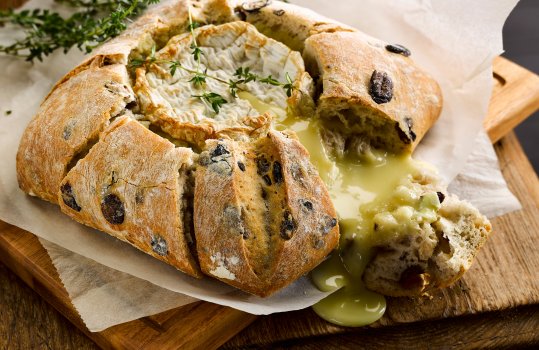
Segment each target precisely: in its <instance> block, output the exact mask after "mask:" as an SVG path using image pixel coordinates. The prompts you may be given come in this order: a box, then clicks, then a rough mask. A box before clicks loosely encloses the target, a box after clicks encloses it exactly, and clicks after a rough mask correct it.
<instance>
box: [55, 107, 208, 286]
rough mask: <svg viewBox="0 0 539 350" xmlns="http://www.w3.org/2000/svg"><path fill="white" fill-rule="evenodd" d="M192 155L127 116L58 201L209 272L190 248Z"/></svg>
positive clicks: (181, 265) (139, 244)
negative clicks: (199, 262) (198, 264)
mask: <svg viewBox="0 0 539 350" xmlns="http://www.w3.org/2000/svg"><path fill="white" fill-rule="evenodd" d="M142 140H143V141H144V142H141V141H142ZM192 158H193V152H192V151H191V150H190V149H188V148H181V147H174V145H173V144H172V143H170V142H169V141H167V140H165V139H163V138H161V137H159V136H157V135H155V134H154V133H152V132H151V131H150V130H148V129H146V128H145V127H144V126H143V125H142V124H140V123H139V122H138V121H135V120H134V119H132V118H130V117H125V116H124V117H120V118H118V119H117V120H116V121H114V123H113V124H111V126H110V127H108V128H107V129H106V130H105V131H104V132H103V134H102V135H101V139H100V141H99V142H98V143H97V144H96V145H95V146H94V147H92V149H91V150H90V152H89V153H88V155H87V156H86V157H84V159H81V160H80V161H79V162H78V163H77V164H76V165H75V167H73V169H71V171H69V173H68V174H67V176H66V177H65V178H64V179H63V180H62V183H61V185H60V186H59V191H58V192H57V196H58V203H59V204H60V208H61V209H62V211H63V212H64V213H66V214H67V215H69V216H70V217H72V218H73V219H75V220H77V221H78V222H80V223H83V224H85V225H88V226H90V227H94V228H97V229H98V230H101V231H104V232H107V233H108V234H110V235H112V236H114V237H116V238H119V239H121V240H122V241H124V242H128V243H130V244H132V245H133V246H134V247H136V248H138V249H140V250H142V251H144V252H146V253H147V254H150V255H152V256H153V257H155V258H157V259H159V260H162V261H164V262H166V263H168V264H170V265H172V266H174V267H176V268H178V269H179V270H181V271H183V272H185V273H187V274H189V275H191V276H195V277H201V276H202V275H201V272H200V270H199V268H198V266H197V263H196V259H195V257H194V256H193V254H192V253H191V251H190V246H191V247H192V248H193V249H194V236H193V232H192V228H191V223H192V209H191V208H192V195H193V189H192V185H193V184H192V181H191V179H190V178H191V171H192V165H193V160H192Z"/></svg>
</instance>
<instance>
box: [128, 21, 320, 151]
mask: <svg viewBox="0 0 539 350" xmlns="http://www.w3.org/2000/svg"><path fill="white" fill-rule="evenodd" d="M195 37H196V40H197V44H198V46H199V47H200V48H201V50H202V52H203V54H202V55H201V56H200V62H198V61H196V60H195V58H194V55H193V54H192V49H191V48H190V46H191V44H192V42H193V38H192V36H191V34H190V33H184V34H181V35H177V36H175V37H173V38H171V39H170V40H169V42H168V43H167V45H166V46H165V47H163V48H162V49H161V50H160V51H158V52H157V53H156V55H155V58H156V61H155V63H153V64H151V65H150V66H149V67H148V68H146V67H141V68H138V69H137V71H136V86H135V89H134V90H135V92H136V94H137V95H138V97H139V99H140V102H141V107H142V110H143V112H144V114H146V116H147V117H148V119H149V120H150V121H151V122H152V123H153V124H155V125H157V126H159V127H160V128H161V129H163V130H164V131H165V132H167V133H168V134H170V135H172V136H173V137H174V138H177V139H180V140H184V141H186V142H189V143H192V144H194V145H196V146H198V147H203V145H204V141H205V140H207V139H212V138H213V139H217V138H220V137H228V138H232V139H236V140H241V141H247V140H248V139H249V138H250V137H253V136H254V137H256V136H257V135H263V134H265V133H267V131H268V130H269V125H270V122H271V117H270V116H269V115H267V114H261V113H259V112H258V111H257V109H256V108H253V106H252V105H251V104H250V103H249V102H248V101H246V100H244V99H242V98H237V97H235V96H233V95H232V94H231V91H230V88H229V85H228V84H226V82H229V81H230V80H239V79H240V77H238V76H235V73H236V71H237V69H238V68H243V69H246V68H249V70H250V72H251V73H253V74H256V75H257V76H259V77H268V76H271V77H272V78H274V79H276V80H278V81H279V82H286V81H287V79H286V75H287V74H288V76H289V77H290V78H291V80H292V82H293V85H294V89H293V90H292V93H291V96H290V97H288V96H287V95H286V91H285V90H284V89H283V87H282V86H275V85H272V84H268V83H263V82H261V81H260V79H257V80H255V81H250V82H248V83H243V84H240V90H239V91H240V92H246V93H249V94H251V95H252V96H254V97H256V98H257V99H259V100H260V101H262V102H263V103H266V104H271V105H274V106H277V107H279V108H281V109H287V108H291V109H297V110H302V109H305V108H308V107H309V106H310V107H312V106H314V103H313V102H312V97H311V96H312V94H313V93H314V89H313V87H312V85H313V84H312V79H311V78H310V76H309V75H308V74H307V73H306V72H305V68H304V66H303V60H302V58H301V56H300V54H299V53H298V52H295V51H291V50H290V49H289V48H287V47H286V46H285V45H283V44H281V43H279V42H277V41H275V40H273V39H269V38H267V37H265V36H263V35H262V34H260V33H259V32H258V31H257V30H256V28H255V27H254V26H252V25H250V24H248V23H244V22H232V23H227V24H223V25H219V26H214V25H207V26H204V27H200V28H197V29H196V30H195ZM171 61H175V62H180V63H181V65H182V66H183V67H185V68H187V69H189V70H191V71H198V72H205V74H207V75H208V76H209V77H206V79H205V80H206V81H205V83H204V84H201V85H197V84H194V83H193V82H192V81H191V79H192V77H193V74H192V73H190V72H189V71H187V70H184V69H180V68H179V69H176V71H175V73H174V75H171V70H170V62H171ZM211 77H214V78H216V79H214V78H211ZM208 91H211V92H212V93H216V94H219V95H221V96H222V97H223V98H224V99H225V100H226V101H227V102H226V103H224V104H223V105H221V106H220V108H219V111H218V112H216V111H215V110H214V109H213V108H212V106H211V105H209V104H208V102H206V101H204V100H203V99H201V98H199V97H196V96H200V95H203V94H204V93H206V92H208Z"/></svg>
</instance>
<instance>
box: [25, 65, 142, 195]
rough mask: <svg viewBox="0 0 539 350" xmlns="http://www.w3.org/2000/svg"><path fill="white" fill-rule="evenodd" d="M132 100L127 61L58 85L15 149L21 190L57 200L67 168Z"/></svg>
mask: <svg viewBox="0 0 539 350" xmlns="http://www.w3.org/2000/svg"><path fill="white" fill-rule="evenodd" d="M134 102H135V95H134V94H133V91H132V90H131V84H130V81H129V79H128V75H127V70H126V68H125V66H123V65H118V64H115V65H109V66H104V67H99V66H92V67H90V68H88V69H86V70H83V71H81V72H79V73H78V74H73V75H72V76H71V77H70V78H69V79H68V80H66V81H65V82H63V83H62V84H60V85H58V86H57V87H56V88H55V89H54V91H53V92H52V93H51V94H50V95H49V96H48V97H47V98H46V99H45V101H43V103H42V104H41V106H40V109H39V111H38V113H37V115H36V116H35V117H34V119H33V120H32V121H31V122H30V124H29V125H28V127H27V128H26V131H25V132H24V134H23V136H22V139H21V142H20V145H19V150H18V153H17V175H18V180H19V186H20V187H21V189H22V190H23V191H24V192H26V193H29V194H31V195H34V196H38V197H40V198H43V199H45V200H47V201H49V202H52V203H57V194H58V189H59V188H60V183H61V182H62V179H63V178H64V177H65V175H66V174H67V172H68V171H69V169H70V168H71V167H72V166H73V165H74V164H75V163H76V162H77V160H78V159H79V158H82V157H84V155H85V154H86V153H87V151H88V149H89V148H90V147H91V146H92V145H93V144H94V143H95V142H96V141H97V140H98V138H99V133H100V132H101V131H102V130H104V129H105V128H106V127H107V125H108V124H109V122H110V119H111V118H114V117H115V116H118V115H120V114H122V113H124V111H125V109H126V108H130V107H132V106H133V104H134Z"/></svg>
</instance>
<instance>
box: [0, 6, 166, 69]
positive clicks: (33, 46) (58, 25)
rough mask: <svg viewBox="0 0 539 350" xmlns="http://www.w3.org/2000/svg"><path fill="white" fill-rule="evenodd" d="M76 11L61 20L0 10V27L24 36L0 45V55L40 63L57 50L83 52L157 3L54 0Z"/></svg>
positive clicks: (55, 15) (38, 11)
mask: <svg viewBox="0 0 539 350" xmlns="http://www.w3.org/2000/svg"><path fill="white" fill-rule="evenodd" d="M55 1H56V2H58V3H62V4H64V5H67V6H70V7H73V8H77V9H78V11H77V12H75V13H73V14H72V15H71V16H69V17H67V18H64V17H62V16H61V15H60V14H59V13H57V12H54V11H50V10H43V9H34V10H22V11H19V12H15V11H13V10H5V11H0V24H6V23H11V24H13V25H16V26H18V27H20V28H21V29H23V30H24V32H25V36H24V38H22V39H19V40H16V41H15V42H13V43H12V44H9V45H0V53H1V54H6V55H12V56H18V57H22V58H25V59H26V60H27V61H31V62H33V61H35V60H36V59H37V60H39V61H42V60H43V57H45V56H48V55H50V54H51V53H53V52H54V51H56V50H58V49H62V50H63V51H64V53H66V52H67V51H69V49H71V48H72V47H77V48H78V49H79V50H81V51H84V52H86V53H89V52H91V51H92V50H93V49H94V48H95V47H96V46H97V45H99V44H100V43H102V42H105V41H107V40H109V39H110V38H113V37H115V36H117V35H118V34H120V33H121V32H122V31H123V30H125V28H126V27H127V23H128V21H129V20H130V19H131V18H133V17H135V16H136V15H138V14H140V13H141V12H142V10H144V9H145V8H146V7H147V6H148V5H150V4H153V3H157V2H159V0H120V1H112V0H55Z"/></svg>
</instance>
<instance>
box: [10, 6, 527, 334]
mask: <svg viewBox="0 0 539 350" xmlns="http://www.w3.org/2000/svg"><path fill="white" fill-rule="evenodd" d="M293 2H294V3H296V4H300V5H304V6H307V7H310V8H312V9H314V10H317V11H319V12H320V13H322V14H324V15H326V16H329V17H333V18H336V19H339V20H341V21H342V22H345V23H348V24H350V25H352V26H355V27H357V28H359V29H361V30H363V31H365V32H367V33H368V34H371V35H373V36H377V37H379V38H381V39H384V40H386V41H388V42H390V43H400V44H403V45H405V46H407V47H408V48H410V49H411V50H412V55H413V58H414V60H415V61H416V62H417V63H418V64H420V65H421V66H423V67H424V68H425V69H426V70H428V71H429V72H430V73H431V74H433V75H434V76H435V78H436V79H437V80H438V81H439V82H440V85H441V86H442V90H443V94H444V110H443V113H442V116H441V118H440V120H439V122H438V123H437V124H436V126H435V127H434V128H433V129H432V130H431V131H430V132H429V134H428V135H427V137H426V139H425V140H424V141H423V143H422V145H421V146H420V148H419V149H418V151H417V154H416V156H417V157H419V158H422V159H424V160H427V161H429V162H431V163H434V164H435V165H437V166H438V168H439V169H440V172H441V174H442V175H443V176H444V177H445V178H446V179H447V180H448V181H449V180H452V179H453V178H455V176H456V175H457V174H459V173H461V175H459V176H458V177H457V179H456V182H454V183H453V184H452V185H451V190H452V191H453V192H456V193H457V194H459V195H460V196H461V197H462V198H464V199H467V200H469V201H471V202H472V203H474V204H475V205H476V206H477V207H478V208H479V209H480V210H481V211H482V212H484V213H485V214H486V215H489V216H493V215H500V214H502V213H506V212H509V211H512V210H516V209H518V208H519V203H518V201H517V200H516V199H515V198H514V196H513V195H512V194H511V193H510V192H509V190H508V189H507V186H506V184H505V181H504V180H503V178H502V176H501V173H500V171H499V168H498V164H497V159H496V156H495V154H494V152H493V149H492V146H491V145H490V143H489V141H488V138H487V137H486V136H485V134H484V133H481V132H480V130H481V121H482V119H483V117H484V116H485V115H486V111H487V106H488V101H489V98H490V92H491V89H492V72H491V61H492V58H493V57H495V56H496V55H498V54H500V53H501V52H502V41H501V30H502V26H503V23H504V21H505V19H506V18H507V16H508V14H509V12H510V11H511V9H512V8H513V7H514V6H515V4H516V0H499V1H496V2H492V1H488V0H476V1H473V2H470V1H466V0H455V1H444V0H402V1H397V0H383V1H381V0H379V1H375V0H367V1H353V0H341V1H323V0H296V1H293ZM51 6H54V5H53V4H52V1H50V0H49V1H30V2H29V3H27V4H26V5H25V7H29V8H32V7H41V8H45V7H51ZM16 35H18V34H17V33H16V32H10V31H8V30H6V29H2V30H0V43H5V42H9V41H11V40H12V38H13V37H15V36H16ZM82 58H83V56H82V54H80V53H79V52H77V51H75V50H72V51H71V52H69V53H68V54H67V55H64V54H62V53H55V54H53V55H52V56H51V57H49V58H47V59H45V60H44V62H42V63H37V64H35V65H31V64H29V63H26V62H23V61H21V60H18V59H13V58H9V57H0V66H2V67H4V70H3V73H2V75H1V76H0V87H1V88H0V97H1V102H2V103H1V104H0V160H1V161H2V163H1V164H2V165H1V166H0V219H2V220H4V221H6V222H8V223H11V224H13V225H16V226H19V227H21V228H23V229H25V230H28V231H30V232H32V233H34V234H36V235H37V236H39V237H40V238H41V239H42V242H44V241H43V239H44V240H46V241H48V242H44V245H45V246H46V248H47V249H48V250H49V253H50V255H51V257H52V259H53V262H54V264H55V266H56V267H57V269H58V271H59V274H60V276H61V278H62V282H63V283H64V285H65V286H66V289H67V290H68V292H69V294H70V296H71V298H72V299H73V303H74V305H75V307H76V308H77V310H78V311H79V313H80V314H81V316H82V318H83V320H84V321H85V322H86V324H87V325H88V327H89V329H90V330H92V331H98V330H101V329H105V328H107V327H110V326H112V325H114V324H117V323H121V322H125V321H129V320H131V319H133V318H137V317H141V316H145V315H150V314H152V313H155V312H159V311H164V310H166V309H167V308H172V307H176V306H179V305H182V304H183V303H186V302H189V301H190V300H192V299H190V298H197V299H202V300H206V301H209V302H214V303H218V304H222V305H227V306H230V307H234V308H237V309H240V310H244V311H246V312H250V313H254V314H268V313H273V312H283V311H290V310H296V309H301V308H305V307H308V306H310V305H312V304H314V303H315V302H317V301H318V300H320V299H321V298H323V297H324V296H325V295H326V294H325V293H322V292H319V291H318V290H317V289H316V288H315V287H314V286H313V285H312V284H311V283H310V281H309V280H308V279H307V278H305V277H304V278H301V279H300V280H298V281H296V282H295V283H293V284H292V285H291V286H289V287H288V288H286V289H284V290H282V291H280V292H279V293H277V294H276V295H274V296H272V297H270V298H265V299H262V298H258V297H254V296H251V295H248V294H245V293H243V292H241V291H238V290H236V289H234V288H232V287H229V286H227V285H225V284H222V283H220V282H218V281H215V280H212V279H210V278H205V279H203V280H196V279H194V278H191V277H188V276H186V275H184V274H182V273H180V272H178V271H177V270H175V269H174V268H172V267H170V266H168V265H166V264H164V263H161V262H160V261H157V260H156V259H153V258H152V257H150V256H148V255H145V254H143V253H141V252H139V251H138V250H136V249H135V248H132V247H130V246H129V245H128V244H125V243H123V242H121V241H119V240H116V239H115V238H113V237H110V236H108V235H106V234H104V233H101V232H99V231H96V230H93V229H90V228H88V227H85V226H82V225H79V224H78V223H76V222H74V221H72V220H71V219H69V218H68V217H67V216H65V215H63V214H62V213H61V212H60V210H59V209H58V208H57V207H56V206H54V205H52V204H49V203H46V202H44V201H41V200H39V199H36V198H31V197H29V196H26V195H25V194H24V193H23V192H22V191H20V190H19V188H18V186H17V180H16V172H15V154H16V151H17V147H18V143H19V139H20V137H21V135H22V132H23V131H24V128H25V126H26V125H27V123H28V122H29V121H30V119H31V118H32V116H33V115H34V114H35V112H36V110H37V108H38V106H39V103H40V102H41V100H42V98H43V97H44V96H45V95H46V94H47V92H48V91H49V89H50V88H51V87H52V85H53V84H54V83H55V82H56V80H58V79H59V78H60V77H61V76H62V75H63V74H65V73H66V72H68V71H69V70H70V69H71V68H72V67H74V66H75V65H76V64H77V63H78V62H80V61H81V60H82ZM8 110H9V111H12V113H11V114H9V115H8V114H7V113H6V111H8ZM478 135H479V136H478ZM472 151H474V152H473V154H472ZM467 160H468V163H466V161H467ZM465 163H466V165H465ZM111 269H113V270H111ZM163 288H164V289H166V290H163ZM170 293H173V294H170ZM175 293H181V295H176V294H175ZM157 296H163V297H157ZM144 299H146V300H152V302H151V304H152V305H150V306H147V305H146V306H144V307H141V306H140V305H137V304H138V302H137V301H139V300H144ZM98 300H104V301H103V303H104V304H106V305H112V306H111V307H102V308H96V307H95V302H96V301H98ZM114 305H116V307H114Z"/></svg>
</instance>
